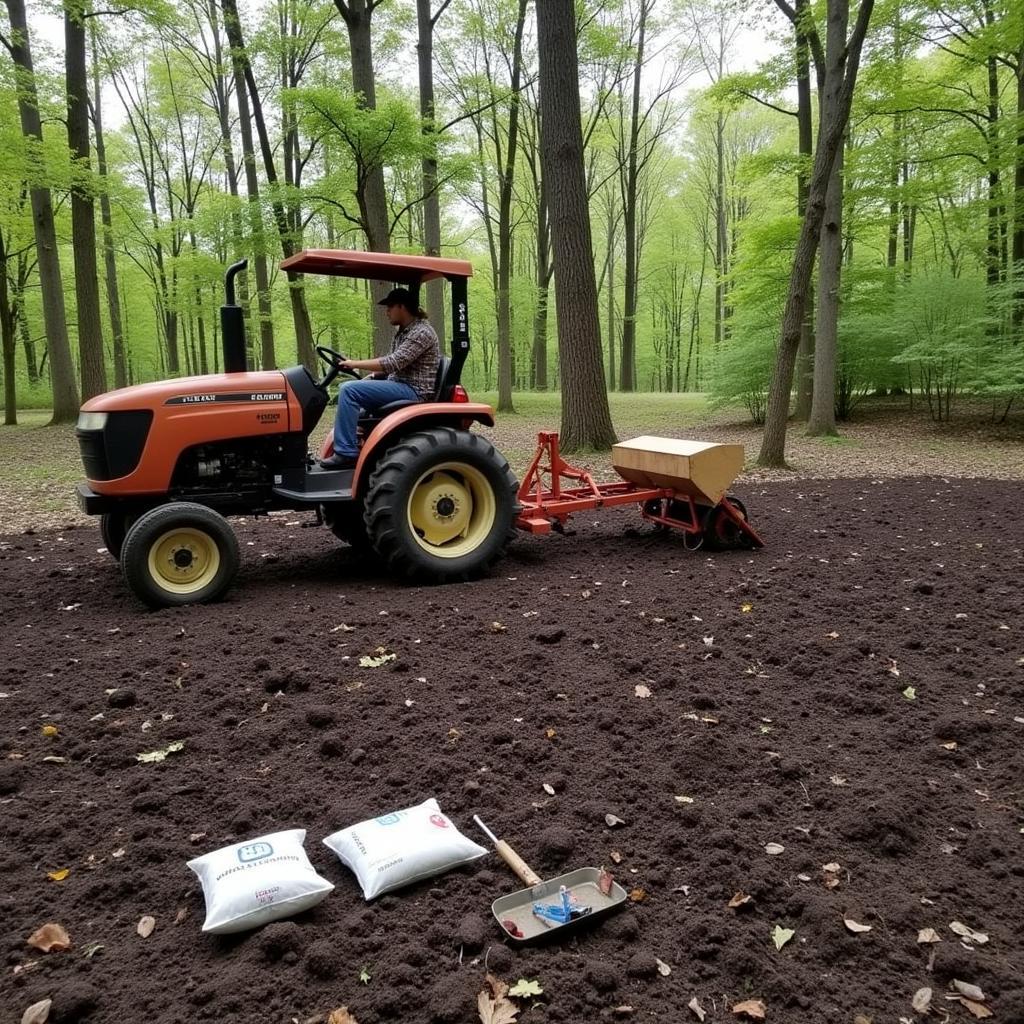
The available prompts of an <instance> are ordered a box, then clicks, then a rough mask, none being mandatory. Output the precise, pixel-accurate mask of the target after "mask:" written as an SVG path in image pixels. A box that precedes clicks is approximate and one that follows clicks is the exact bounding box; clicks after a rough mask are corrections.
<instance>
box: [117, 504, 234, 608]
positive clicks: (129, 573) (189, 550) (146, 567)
mask: <svg viewBox="0 0 1024 1024" xmlns="http://www.w3.org/2000/svg"><path fill="white" fill-rule="evenodd" d="M121 571H122V573H123V574H124V578H125V582H126V583H127V584H128V587H129V588H130V589H131V591H132V593H133V594H135V596H136V597H137V598H139V600H140V601H142V602H144V603H145V604H148V605H149V606H150V607H151V608H169V607H172V606H174V605H183V604H205V603H206V602H209V601H216V600H217V599H218V598H220V597H222V596H223V595H224V593H225V592H226V591H227V589H228V587H230V586H231V583H232V580H234V578H235V573H236V572H237V571H238V539H237V538H236V537H235V532H234V530H232V529H231V526H230V525H229V524H228V521H227V520H226V519H225V518H224V517H223V516H222V515H218V513H216V512H214V511H213V510H212V509H208V508H206V506H205V505H196V504H193V503H191V502H185V501H178V502H173V503H172V504H170V505H161V506H160V507H159V508H155V509H153V510H152V511H150V512H147V513H146V514H145V515H144V516H142V517H141V518H140V519H139V520H138V522H136V523H135V524H134V525H133V526H132V528H131V529H130V530H129V531H128V536H127V537H126V538H125V541H124V546H123V547H122V549H121Z"/></svg>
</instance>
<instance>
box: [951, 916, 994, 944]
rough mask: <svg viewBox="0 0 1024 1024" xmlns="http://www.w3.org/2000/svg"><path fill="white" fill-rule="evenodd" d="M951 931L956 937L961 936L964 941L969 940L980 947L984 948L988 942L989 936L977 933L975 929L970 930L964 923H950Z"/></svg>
mask: <svg viewBox="0 0 1024 1024" xmlns="http://www.w3.org/2000/svg"><path fill="white" fill-rule="evenodd" d="M949 930H950V931H951V932H953V933H954V934H955V935H959V936H960V937H961V938H962V939H967V941H968V942H973V943H975V944H976V945H978V946H983V945H985V943H986V942H988V936H987V935H986V934H985V933H984V932H976V931H974V929H973V928H968V927H967V925H965V924H964V923H963V922H962V921H950V922H949Z"/></svg>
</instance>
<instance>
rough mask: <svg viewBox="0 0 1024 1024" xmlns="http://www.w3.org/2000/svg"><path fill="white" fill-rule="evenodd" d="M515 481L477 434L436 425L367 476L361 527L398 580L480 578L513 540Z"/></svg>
mask: <svg viewBox="0 0 1024 1024" xmlns="http://www.w3.org/2000/svg"><path fill="white" fill-rule="evenodd" d="M515 495H516V480H515V477H514V476H513V475H512V471H511V470H510V469H509V468H508V463H507V462H506V461H505V459H504V457H503V456H502V455H500V454H499V453H498V452H497V451H496V450H495V448H494V446H493V445H492V444H491V443H490V442H489V441H488V440H487V439H486V438H483V437H481V436H480V435H479V434H472V433H470V432H469V431H468V430H455V429H454V428H452V427H435V428H434V429H432V430H425V431H422V432H420V433H416V434H409V435H407V436H406V437H403V438H402V439H401V441H399V442H398V443H397V444H396V445H395V446H394V447H393V448H391V449H390V451H388V452H387V453H386V454H385V455H384V457H383V458H382V459H381V461H380V463H379V464H378V465H377V468H376V470H375V471H374V473H373V475H372V476H371V477H370V484H369V491H368V493H367V496H366V513H365V519H366V529H367V533H368V534H369V537H370V543H371V544H372V545H373V547H374V549H375V550H376V552H377V554H378V555H380V556H381V558H383V559H384V561H385V562H386V563H387V566H388V568H389V569H390V570H391V571H392V572H393V573H394V574H395V575H396V576H399V577H400V578H404V579H420V580H424V581H428V582H431V583H447V582H450V581H453V580H465V579H469V578H470V577H471V576H476V575H478V574H480V573H482V572H484V571H485V570H486V569H487V568H488V567H489V566H490V565H491V564H492V563H493V562H495V561H496V560H497V559H498V558H500V557H501V555H502V554H503V553H504V551H505V548H506V546H507V545H508V543H509V541H510V540H511V538H512V535H513V530H512V518H513V516H514V514H515V504H516V500H515Z"/></svg>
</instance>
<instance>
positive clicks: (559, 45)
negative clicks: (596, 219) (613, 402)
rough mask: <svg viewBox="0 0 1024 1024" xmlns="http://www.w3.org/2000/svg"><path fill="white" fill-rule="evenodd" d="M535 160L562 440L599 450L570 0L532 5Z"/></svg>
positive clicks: (606, 435) (598, 391)
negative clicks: (543, 209) (547, 242)
mask: <svg viewBox="0 0 1024 1024" xmlns="http://www.w3.org/2000/svg"><path fill="white" fill-rule="evenodd" d="M537 47H538V60H539V66H540V109H541V119H540V120H541V141H540V145H541V160H542V161H543V165H542V166H543V172H544V177H545V178H546V179H547V182H548V192H549V197H550V211H551V239H552V244H553V248H554V253H555V301H556V303H557V306H558V353H559V359H560V361H561V365H562V366H563V367H564V370H565V372H564V373H563V374H562V429H561V433H562V446H563V447H564V448H565V450H566V451H572V450H574V449H575V450H578V449H588V448H590V449H594V448H596V449H602V448H608V447H609V446H610V445H612V444H614V443H615V430H614V428H613V427H612V418H611V411H610V410H609V408H608V392H607V390H606V388H605V382H604V374H603V369H602V360H601V324H600V318H599V316H598V306H597V281H596V278H595V276H594V251H593V246H592V244H591V236H590V212H589V209H588V199H587V185H586V176H585V172H584V166H583V129H582V125H581V112H580V100H579V67H578V57H577V49H576V7H575V4H574V3H573V0H543V2H542V3H540V4H538V6H537Z"/></svg>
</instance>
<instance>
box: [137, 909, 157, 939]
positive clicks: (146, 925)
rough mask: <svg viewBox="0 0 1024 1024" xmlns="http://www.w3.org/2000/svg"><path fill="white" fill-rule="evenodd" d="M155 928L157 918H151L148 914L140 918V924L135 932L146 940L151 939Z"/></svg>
mask: <svg viewBox="0 0 1024 1024" xmlns="http://www.w3.org/2000/svg"><path fill="white" fill-rule="evenodd" d="M155 927H156V918H155V917H150V915H149V914H146V916H145V917H140V918H139V923H138V924H137V925H136V926H135V930H136V931H137V932H138V933H139V935H141V936H142V937H143V938H144V939H148V938H149V937H150V935H152V934H153V929H154V928H155Z"/></svg>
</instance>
